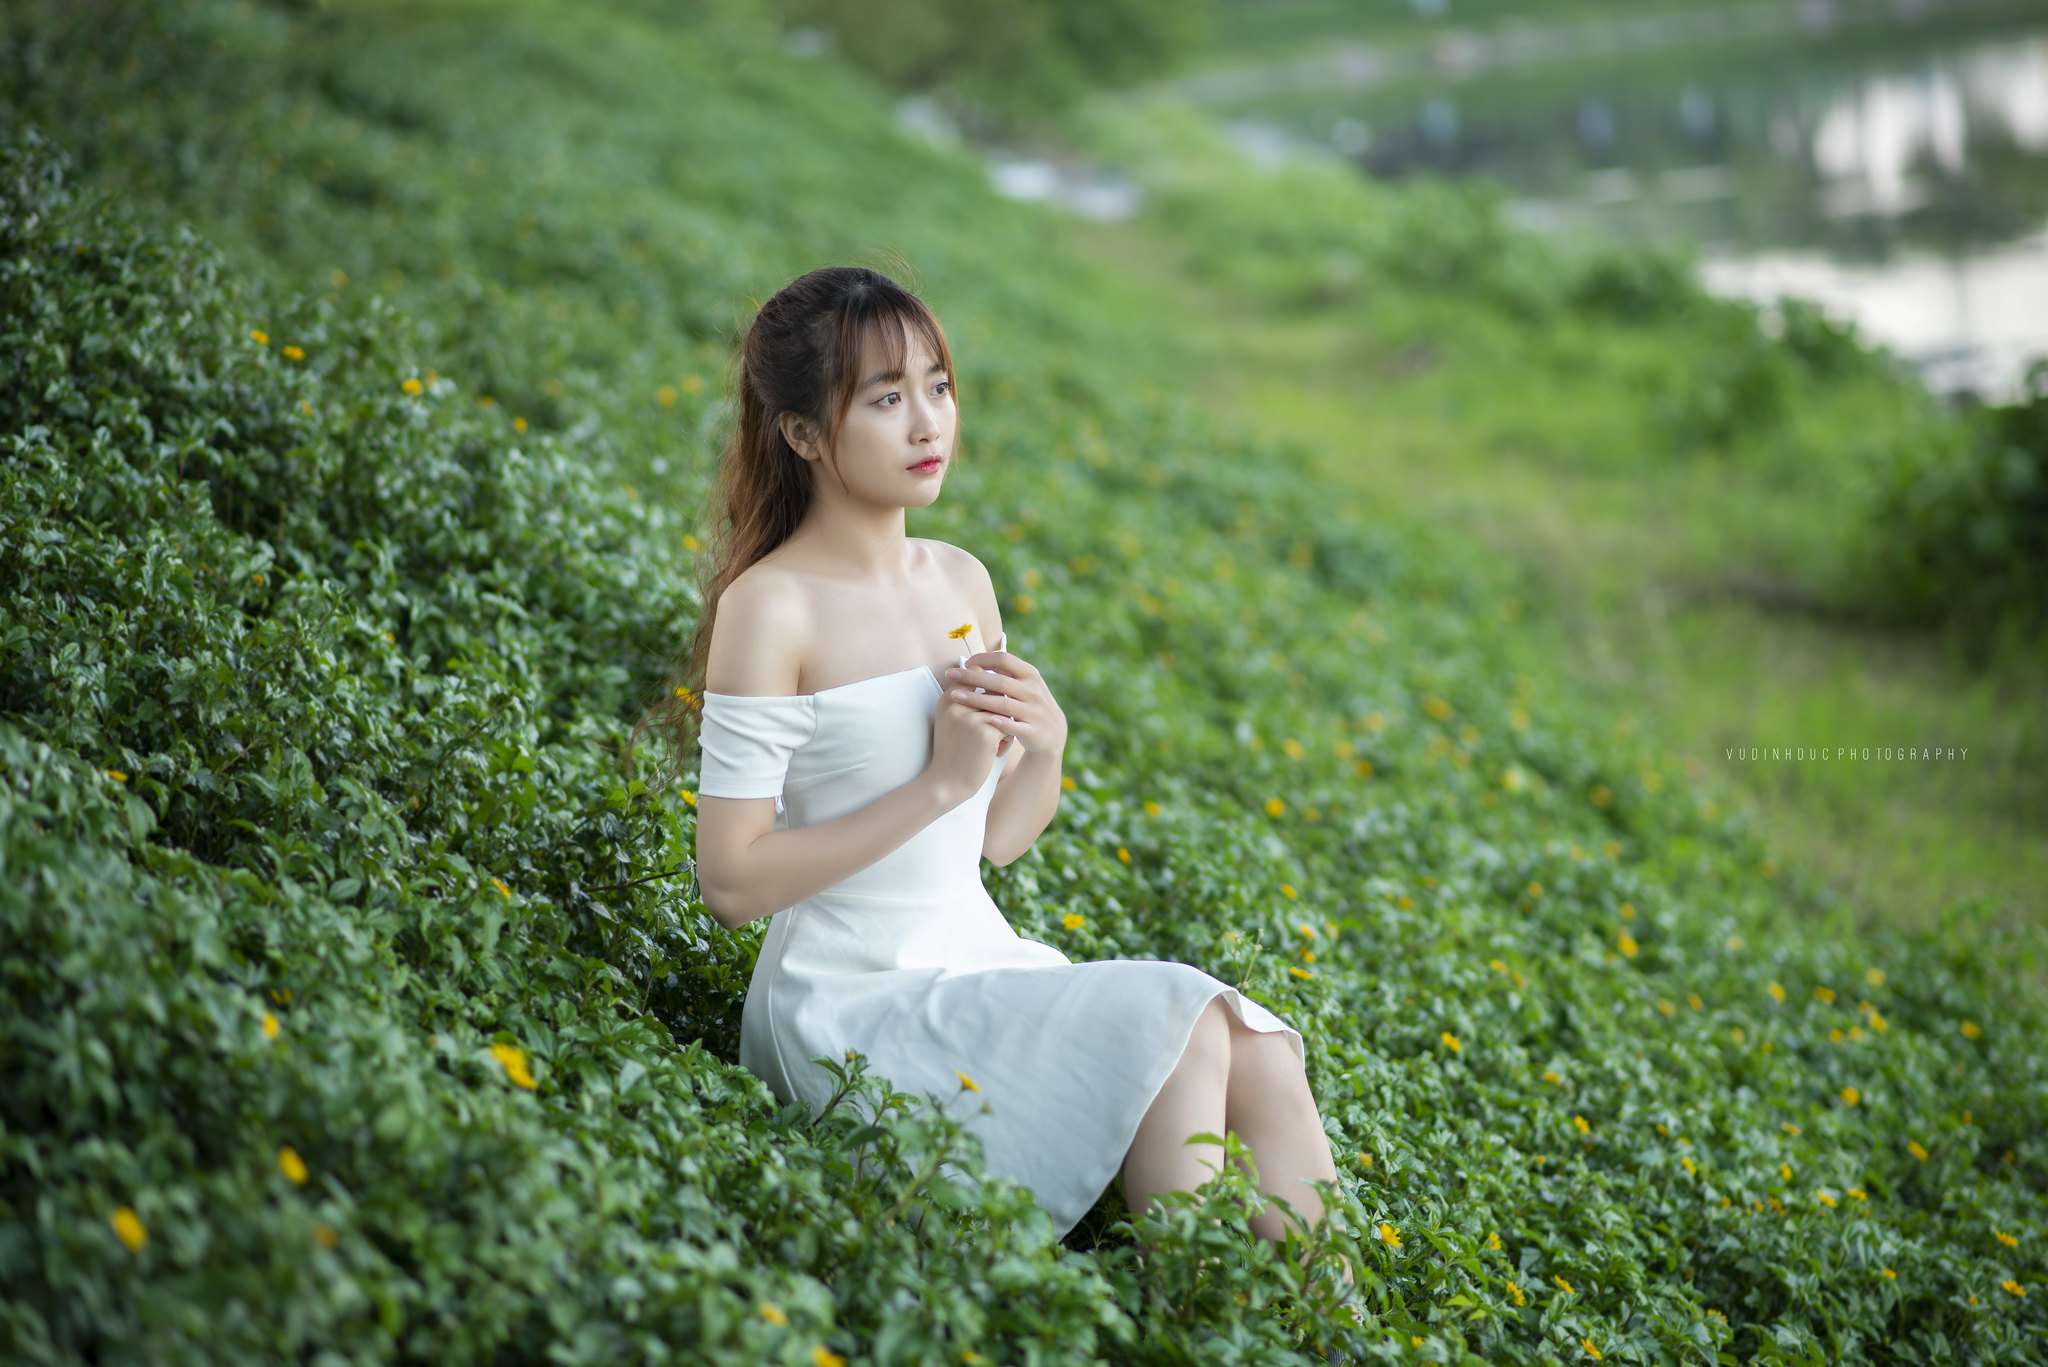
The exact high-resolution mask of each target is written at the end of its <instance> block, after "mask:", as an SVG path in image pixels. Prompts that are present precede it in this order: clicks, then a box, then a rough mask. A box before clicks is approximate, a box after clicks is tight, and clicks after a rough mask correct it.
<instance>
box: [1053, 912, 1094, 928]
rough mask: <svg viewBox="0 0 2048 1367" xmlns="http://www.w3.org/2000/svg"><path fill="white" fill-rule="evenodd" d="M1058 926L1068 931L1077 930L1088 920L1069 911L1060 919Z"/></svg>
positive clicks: (1079, 914)
mask: <svg viewBox="0 0 2048 1367" xmlns="http://www.w3.org/2000/svg"><path fill="white" fill-rule="evenodd" d="M1060 924H1061V925H1063V926H1065V927H1066V928H1067V929H1068V930H1079V929H1080V928H1081V927H1082V926H1085V925H1087V924H1088V918H1087V917H1086V916H1083V915H1082V914H1081V913H1080V912H1078V911H1070V912H1068V913H1067V914H1066V915H1065V916H1062V917H1060Z"/></svg>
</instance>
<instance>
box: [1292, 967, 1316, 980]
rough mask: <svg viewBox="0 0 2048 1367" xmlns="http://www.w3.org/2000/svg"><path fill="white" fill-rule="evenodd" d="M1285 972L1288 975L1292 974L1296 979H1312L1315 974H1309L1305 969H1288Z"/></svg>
mask: <svg viewBox="0 0 2048 1367" xmlns="http://www.w3.org/2000/svg"><path fill="white" fill-rule="evenodd" d="M1287 971H1288V972H1289V973H1292V974H1293V975H1294V976H1295V977H1297V978H1313V977H1314V976H1315V974H1313V973H1311V972H1309V971H1308V970H1307V969H1305V968H1290V969H1288V970H1287Z"/></svg>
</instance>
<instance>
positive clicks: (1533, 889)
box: [1527, 880, 1543, 897]
mask: <svg viewBox="0 0 2048 1367" xmlns="http://www.w3.org/2000/svg"><path fill="white" fill-rule="evenodd" d="M1527 891H1528V893H1529V895H1530V896H1531V897H1541V896H1542V895H1543V885H1542V884H1541V883H1538V882H1535V881H1533V880H1532V881H1531V882H1530V884H1529V887H1528V889H1527Z"/></svg>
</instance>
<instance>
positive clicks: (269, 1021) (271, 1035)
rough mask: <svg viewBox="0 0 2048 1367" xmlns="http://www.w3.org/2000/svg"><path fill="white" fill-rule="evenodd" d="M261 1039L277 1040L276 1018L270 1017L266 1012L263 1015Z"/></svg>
mask: <svg viewBox="0 0 2048 1367" xmlns="http://www.w3.org/2000/svg"><path fill="white" fill-rule="evenodd" d="M263 1038H265V1039H276V1038H277V1017H276V1016H273V1015H271V1014H270V1013H269V1012H268V1011H265V1012H264V1013H263Z"/></svg>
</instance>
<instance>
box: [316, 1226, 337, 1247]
mask: <svg viewBox="0 0 2048 1367" xmlns="http://www.w3.org/2000/svg"><path fill="white" fill-rule="evenodd" d="M313 1242H314V1243H316V1244H318V1245H320V1247H322V1248H333V1247H334V1246H335V1245H336V1244H338V1243H340V1242H341V1236H340V1235H338V1234H336V1233H335V1232H334V1226H333V1225H330V1224H328V1223H327V1222H326V1221H325V1220H322V1221H321V1222H320V1223H319V1224H317V1225H314V1226H313Z"/></svg>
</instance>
